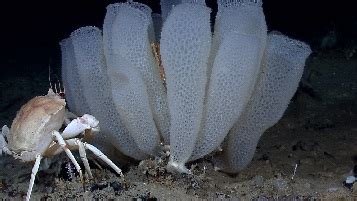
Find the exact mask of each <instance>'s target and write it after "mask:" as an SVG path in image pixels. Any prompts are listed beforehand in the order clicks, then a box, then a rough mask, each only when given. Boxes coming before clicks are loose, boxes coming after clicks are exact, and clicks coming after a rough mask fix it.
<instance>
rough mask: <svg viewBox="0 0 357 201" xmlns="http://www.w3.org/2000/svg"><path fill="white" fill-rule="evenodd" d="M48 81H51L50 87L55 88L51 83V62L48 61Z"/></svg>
mask: <svg viewBox="0 0 357 201" xmlns="http://www.w3.org/2000/svg"><path fill="white" fill-rule="evenodd" d="M48 82H49V83H50V88H51V89H52V90H53V87H52V83H51V64H50V63H48Z"/></svg>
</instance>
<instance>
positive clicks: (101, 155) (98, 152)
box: [81, 142, 124, 178]
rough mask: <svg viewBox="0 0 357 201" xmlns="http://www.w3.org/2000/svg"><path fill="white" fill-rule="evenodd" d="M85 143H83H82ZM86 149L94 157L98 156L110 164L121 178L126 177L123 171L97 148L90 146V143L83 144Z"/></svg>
mask: <svg viewBox="0 0 357 201" xmlns="http://www.w3.org/2000/svg"><path fill="white" fill-rule="evenodd" d="M81 143H83V142H81ZM83 144H84V147H85V148H86V149H89V150H90V151H91V152H92V153H93V154H94V155H96V156H97V157H98V158H100V159H102V160H103V161H104V162H105V163H106V164H108V165H109V166H110V167H111V168H113V169H114V171H115V172H117V173H118V174H119V175H120V176H121V177H123V178H124V175H123V173H122V171H121V169H120V168H119V167H118V166H116V165H115V164H114V163H113V162H112V161H111V160H110V159H109V158H108V157H107V156H106V155H105V154H103V153H102V152H101V151H100V150H99V149H97V148H96V147H95V146H93V145H91V144H88V143H85V142H84V143H83Z"/></svg>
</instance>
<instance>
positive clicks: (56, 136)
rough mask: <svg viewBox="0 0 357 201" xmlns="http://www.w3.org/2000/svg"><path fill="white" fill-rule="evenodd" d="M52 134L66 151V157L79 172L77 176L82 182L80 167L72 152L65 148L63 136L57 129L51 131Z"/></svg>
mask: <svg viewBox="0 0 357 201" xmlns="http://www.w3.org/2000/svg"><path fill="white" fill-rule="evenodd" d="M52 135H53V137H54V138H55V139H56V140H57V143H58V144H59V145H60V146H61V147H62V149H63V151H64V152H66V154H67V156H68V158H69V159H70V160H71V161H72V163H73V164H74V166H75V167H76V169H77V172H79V177H80V179H81V182H82V183H83V174H82V170H81V167H80V166H79V164H78V162H77V161H76V159H75V158H74V156H73V154H72V152H71V151H70V150H69V149H68V148H67V144H66V143H65V141H64V139H63V137H62V136H61V134H60V133H59V132H58V131H52Z"/></svg>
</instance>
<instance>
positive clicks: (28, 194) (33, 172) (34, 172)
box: [25, 155, 42, 201]
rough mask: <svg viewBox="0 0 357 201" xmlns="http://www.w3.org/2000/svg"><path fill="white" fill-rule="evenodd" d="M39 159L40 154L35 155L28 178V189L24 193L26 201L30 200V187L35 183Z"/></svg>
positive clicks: (40, 157)
mask: <svg viewBox="0 0 357 201" xmlns="http://www.w3.org/2000/svg"><path fill="white" fill-rule="evenodd" d="M41 159H42V156H41V155H37V156H36V161H35V165H34V166H33V168H32V172H31V179H30V184H29V189H28V190H27V194H26V198H25V200H26V201H29V200H30V197H31V192H32V187H33V184H34V183H35V178H36V174H37V172H38V169H39V168H40V162H41Z"/></svg>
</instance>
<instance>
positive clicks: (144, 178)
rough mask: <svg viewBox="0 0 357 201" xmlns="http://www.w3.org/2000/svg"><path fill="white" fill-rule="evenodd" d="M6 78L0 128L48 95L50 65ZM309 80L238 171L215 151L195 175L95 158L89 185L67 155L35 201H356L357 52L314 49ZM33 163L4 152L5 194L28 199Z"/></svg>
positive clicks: (45, 177)
mask: <svg viewBox="0 0 357 201" xmlns="http://www.w3.org/2000/svg"><path fill="white" fill-rule="evenodd" d="M0 78H1V79H0V100H1V101H0V125H1V126H2V125H4V124H7V125H9V126H10V125H11V121H12V119H13V118H14V116H15V114H16V111H17V110H18V109H19V108H20V106H21V105H22V104H24V103H25V102H27V101H28V100H29V99H31V98H32V97H34V96H36V95H44V94H46V93H47V89H48V86H49V83H48V72H47V71H46V72H36V71H26V72H12V73H8V74H6V73H5V74H2V75H0ZM304 84H305V87H304V88H302V89H301V90H299V93H298V94H297V96H296V97H295V99H294V100H293V101H292V103H291V104H290V106H289V108H288V110H287V111H286V113H285V115H284V117H283V118H282V119H281V120H280V122H279V123H278V124H277V125H275V126H274V127H272V128H270V129H269V130H267V131H266V132H265V134H264V135H263V137H262V138H261V140H260V142H259V145H258V148H257V151H256V154H255V157H254V159H253V161H252V162H251V164H250V165H249V166H248V167H247V168H246V169H245V170H244V171H242V172H240V173H239V174H237V175H227V174H225V173H222V172H217V171H215V170H214V168H213V165H212V160H211V159H212V156H207V157H205V158H204V159H201V160H198V161H195V162H193V163H191V164H189V165H190V166H191V168H192V170H193V173H194V174H193V176H187V175H186V176H182V175H172V174H170V173H167V172H166V171H165V169H164V168H163V165H161V164H158V163H156V162H155V161H154V160H146V161H144V162H142V163H140V165H139V163H138V162H129V163H128V164H126V165H124V166H123V167H122V168H123V170H124V175H125V181H123V180H122V179H121V178H119V177H118V176H117V175H115V174H114V173H113V172H111V171H110V170H109V169H107V168H103V169H102V170H101V169H99V168H98V167H97V166H96V165H94V164H91V167H92V168H93V174H94V177H95V179H94V180H93V181H87V183H86V184H85V187H84V188H83V185H82V184H81V183H80V182H79V178H78V177H76V176H75V175H72V177H73V178H72V179H71V178H69V176H68V174H67V172H66V171H67V170H66V169H65V168H64V166H66V165H68V160H67V159H66V157H64V156H63V155H61V156H58V157H56V158H54V159H53V160H52V161H53V163H52V165H51V166H50V167H49V169H47V170H45V171H40V172H39V174H38V176H37V178H36V181H35V186H34V189H33V193H32V199H33V200H47V199H48V200H56V199H58V198H61V199H69V200H71V199H86V200H87V199H94V198H95V199H96V198H98V199H129V198H141V199H148V198H158V199H194V198H198V199H207V198H213V199H215V198H240V199H243V200H247V199H256V200H267V199H279V198H280V199H292V198H295V199H297V200H314V199H337V198H351V199H353V197H354V199H357V184H355V185H354V187H352V188H351V189H350V188H347V187H345V186H344V184H343V182H344V180H345V179H346V177H347V176H349V175H352V174H353V169H354V168H355V169H356V171H357V147H356V142H357V101H356V100H357V56H356V55H355V56H354V57H352V58H350V59H346V57H345V56H344V54H343V53H342V52H339V51H329V52H323V53H315V54H314V55H312V56H310V58H309V60H308V62H307V66H306V74H305V76H304ZM216 154H219V153H216ZM163 160H166V159H165V158H164V159H163ZM295 167H296V173H295V175H294V177H293V179H292V176H293V174H294V169H295ZM31 168H32V164H23V163H21V162H19V161H15V160H14V159H12V158H11V157H0V198H5V199H8V200H20V199H21V198H23V196H24V195H25V194H26V191H27V187H28V182H29V180H30V173H31Z"/></svg>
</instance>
